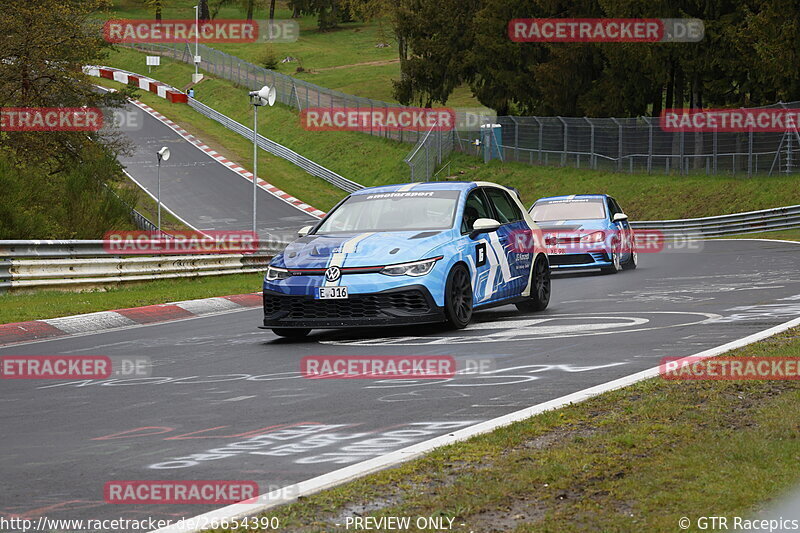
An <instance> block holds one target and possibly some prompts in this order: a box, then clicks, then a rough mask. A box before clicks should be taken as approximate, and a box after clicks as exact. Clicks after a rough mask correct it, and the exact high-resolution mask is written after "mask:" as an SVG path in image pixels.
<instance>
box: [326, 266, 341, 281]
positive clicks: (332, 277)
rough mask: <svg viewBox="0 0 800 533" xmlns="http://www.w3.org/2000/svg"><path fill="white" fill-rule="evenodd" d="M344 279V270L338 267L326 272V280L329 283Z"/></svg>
mask: <svg viewBox="0 0 800 533" xmlns="http://www.w3.org/2000/svg"><path fill="white" fill-rule="evenodd" d="M340 277H342V270H341V269H340V268H339V267H337V266H332V267H330V268H328V270H326V271H325V279H327V280H328V281H336V280H337V279H339V278H340Z"/></svg>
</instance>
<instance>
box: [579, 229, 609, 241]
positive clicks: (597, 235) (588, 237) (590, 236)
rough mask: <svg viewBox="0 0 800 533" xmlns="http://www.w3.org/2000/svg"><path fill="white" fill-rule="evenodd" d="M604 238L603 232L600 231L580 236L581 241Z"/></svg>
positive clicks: (601, 239)
mask: <svg viewBox="0 0 800 533" xmlns="http://www.w3.org/2000/svg"><path fill="white" fill-rule="evenodd" d="M605 238H606V235H605V233H603V232H602V231H595V232H594V233H589V234H588V235H584V236H583V237H581V242H603V240H604V239H605Z"/></svg>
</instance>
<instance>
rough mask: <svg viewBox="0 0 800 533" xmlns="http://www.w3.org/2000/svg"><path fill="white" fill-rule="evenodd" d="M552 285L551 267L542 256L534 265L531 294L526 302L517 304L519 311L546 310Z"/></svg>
mask: <svg viewBox="0 0 800 533" xmlns="http://www.w3.org/2000/svg"><path fill="white" fill-rule="evenodd" d="M550 285H551V281H550V265H549V264H548V263H547V259H545V256H544V255H543V254H541V255H539V257H538V258H537V259H536V262H535V263H534V264H533V272H532V273H531V294H530V296H529V297H528V299H527V300H526V301H524V302H519V303H517V304H515V305H516V306H517V309H518V310H519V311H522V312H523V313H531V312H534V311H543V310H545V309H546V308H547V305H548V304H549V303H550Z"/></svg>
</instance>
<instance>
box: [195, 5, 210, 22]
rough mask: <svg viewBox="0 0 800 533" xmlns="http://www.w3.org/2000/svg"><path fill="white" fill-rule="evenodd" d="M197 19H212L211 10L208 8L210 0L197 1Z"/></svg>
mask: <svg viewBox="0 0 800 533" xmlns="http://www.w3.org/2000/svg"><path fill="white" fill-rule="evenodd" d="M197 19H198V20H211V12H210V11H209V9H208V0H198V2H197Z"/></svg>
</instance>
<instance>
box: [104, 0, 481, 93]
mask: <svg viewBox="0 0 800 533" xmlns="http://www.w3.org/2000/svg"><path fill="white" fill-rule="evenodd" d="M165 4H166V5H165V7H164V8H163V11H162V17H163V18H164V19H193V18H194V9H193V6H194V5H196V1H195V0H171V1H170V2H166V3H165ZM213 4H214V2H212V5H213ZM257 7H258V8H257V9H256V11H255V18H256V19H257V20H266V19H267V18H268V12H267V7H266V3H258V6H257ZM245 14H246V11H245V9H244V7H243V6H242V5H241V4H237V3H230V4H228V5H225V6H223V7H222V9H221V10H220V12H219V15H218V16H217V18H220V19H226V18H228V19H235V18H244V17H245ZM291 15H292V11H291V10H290V9H288V7H286V3H285V2H280V1H279V2H278V3H277V7H276V10H275V18H276V19H285V20H288V19H290V18H291ZM107 16H108V17H109V18H111V17H113V18H132V19H152V18H153V12H152V11H150V10H148V9H146V8H145V7H144V6H143V4H142V3H141V1H139V0H114V6H113V8H112V9H111V11H110V12H109V13H108V14H107ZM295 20H296V21H297V22H298V23H299V25H300V37H299V39H298V40H297V41H296V42H293V43H272V44H269V45H268V44H266V43H212V44H209V46H211V47H212V48H216V49H218V50H221V51H223V52H226V53H228V54H231V55H234V56H236V57H239V58H241V59H243V60H245V61H249V62H251V63H255V64H260V60H261V58H262V56H263V54H264V51H265V49H266V48H270V49H271V50H272V52H273V53H274V55H275V56H276V57H277V58H278V59H279V60H280V59H283V58H285V57H293V58H297V59H298V61H294V62H290V63H280V64H278V66H277V67H276V68H275V70H276V71H277V72H281V73H283V74H288V75H290V76H295V77H298V78H301V79H304V80H306V81H309V82H311V83H316V84H317V85H320V86H322V87H327V88H329V89H335V90H338V91H342V92H345V93H348V94H353V95H356V96H363V97H367V98H373V99H376V100H384V101H387V102H396V100H395V99H394V97H393V96H392V85H391V80H393V79H399V78H400V66H399V63H392V64H388V65H387V64H384V63H385V62H389V61H392V60H397V59H398V49H397V42H396V40H395V39H394V36H393V34H392V28H391V24H390V23H389V22H388V21H383V22H380V21H370V22H348V23H343V24H341V25H340V27H339V28H338V29H335V30H332V31H327V32H320V31H319V30H318V29H317V17H316V15H306V16H302V17H300V18H298V19H295ZM379 43H386V44H388V45H389V46H388V47H385V48H376V45H377V44H379ZM373 62H374V63H376V64H375V65H360V64H362V63H373ZM298 67H302V68H303V69H304V70H305V71H306V72H304V73H297V72H296V71H297V68H298ZM331 67H344V68H339V69H336V70H334V71H319V70H318V69H328V68H331ZM447 105H449V106H463V107H480V104H479V103H478V102H477V100H476V99H475V98H474V97H473V96H472V91H471V90H470V89H469V88H468V87H459V88H458V89H457V90H456V91H455V92H454V94H453V95H452V96H451V98H450V100H449V101H448V102H447Z"/></svg>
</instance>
